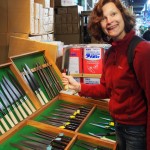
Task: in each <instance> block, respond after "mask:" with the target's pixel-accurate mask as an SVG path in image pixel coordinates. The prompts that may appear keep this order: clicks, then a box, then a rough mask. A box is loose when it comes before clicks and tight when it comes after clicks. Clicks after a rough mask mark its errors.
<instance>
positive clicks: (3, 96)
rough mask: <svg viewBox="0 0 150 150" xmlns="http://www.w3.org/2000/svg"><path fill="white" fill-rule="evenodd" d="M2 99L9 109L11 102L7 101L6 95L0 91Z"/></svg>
mask: <svg viewBox="0 0 150 150" xmlns="http://www.w3.org/2000/svg"><path fill="white" fill-rule="evenodd" d="M0 97H1V99H2V101H3V103H4V105H5V106H6V107H8V106H9V105H10V104H9V102H8V101H7V99H6V97H5V95H4V94H3V92H2V91H0Z"/></svg>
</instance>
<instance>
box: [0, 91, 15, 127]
mask: <svg viewBox="0 0 150 150" xmlns="http://www.w3.org/2000/svg"><path fill="white" fill-rule="evenodd" d="M0 98H1V99H2V101H3V103H4V105H3V104H2V105H3V106H4V107H5V109H6V110H7V111H8V113H9V115H10V117H11V118H12V120H13V122H14V123H15V124H18V121H17V119H16V117H15V116H14V114H13V112H12V111H11V109H10V108H9V107H7V106H8V105H9V104H8V103H7V100H6V97H5V95H4V94H3V93H2V91H0Z"/></svg>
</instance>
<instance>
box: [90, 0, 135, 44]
mask: <svg viewBox="0 0 150 150" xmlns="http://www.w3.org/2000/svg"><path fill="white" fill-rule="evenodd" d="M109 2H113V3H114V4H115V5H116V7H117V8H118V9H119V10H120V12H121V14H122V17H123V20H124V22H125V31H126V33H128V32H130V31H131V29H133V28H134V26H135V16H134V15H133V14H131V13H130V11H128V10H127V8H126V7H125V6H124V5H123V4H122V3H121V2H120V0H99V2H98V3H97V4H96V5H95V7H94V9H93V11H92V12H91V14H90V19H89V22H88V30H89V32H90V34H91V35H92V36H93V37H94V38H95V39H96V40H98V41H101V40H103V41H105V42H108V40H107V35H106V34H105V33H104V32H103V31H102V29H101V26H100V20H101V17H102V16H103V12H102V9H101V8H102V7H103V6H104V5H105V4H106V3H109Z"/></svg>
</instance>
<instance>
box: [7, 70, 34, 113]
mask: <svg viewBox="0 0 150 150" xmlns="http://www.w3.org/2000/svg"><path fill="white" fill-rule="evenodd" d="M7 74H8V77H9V78H10V80H11V81H12V83H13V84H14V86H15V87H16V89H17V90H18V92H19V93H20V94H21V96H22V97H23V98H24V100H25V101H26V103H27V104H28V106H29V107H30V109H31V110H32V112H35V111H36V109H35V108H34V107H33V105H32V104H31V102H30V100H29V99H28V98H27V96H26V93H25V91H24V89H23V88H22V87H21V85H20V84H19V82H18V81H17V80H16V78H15V77H14V76H13V75H12V74H11V73H10V72H9V71H8V72H7Z"/></svg>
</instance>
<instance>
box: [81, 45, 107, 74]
mask: <svg viewBox="0 0 150 150" xmlns="http://www.w3.org/2000/svg"><path fill="white" fill-rule="evenodd" d="M103 55H104V49H103V48H100V47H85V48H84V57H83V73H88V74H101V73H102V64H103Z"/></svg>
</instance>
